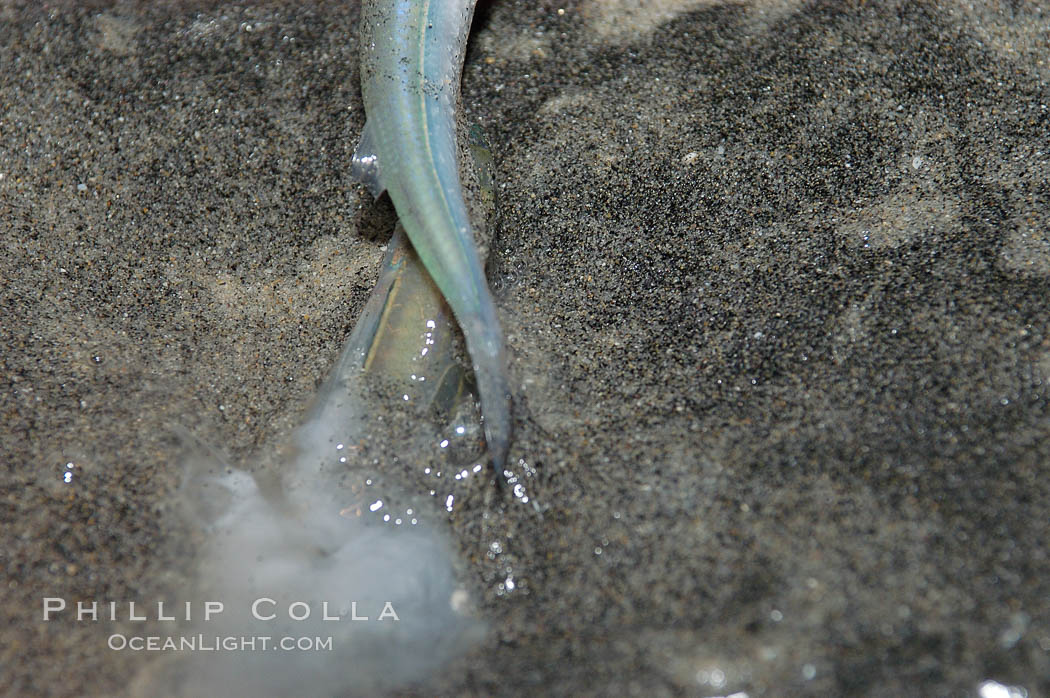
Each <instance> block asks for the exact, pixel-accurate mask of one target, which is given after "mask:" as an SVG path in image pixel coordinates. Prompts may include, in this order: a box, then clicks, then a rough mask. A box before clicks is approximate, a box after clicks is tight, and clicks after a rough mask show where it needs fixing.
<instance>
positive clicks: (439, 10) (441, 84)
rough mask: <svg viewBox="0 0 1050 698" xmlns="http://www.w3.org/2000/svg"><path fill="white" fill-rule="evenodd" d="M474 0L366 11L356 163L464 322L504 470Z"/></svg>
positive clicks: (489, 436)
mask: <svg viewBox="0 0 1050 698" xmlns="http://www.w3.org/2000/svg"><path fill="white" fill-rule="evenodd" d="M474 4H475V3H474V0H444V1H442V0H395V1H394V2H390V1H389V0H388V1H386V2H380V1H369V2H365V3H364V4H363V7H362V17H361V26H362V34H361V44H362V47H361V88H362V90H361V91H362V94H363V97H364V103H365V113H366V115H367V119H368V120H367V124H366V126H365V131H364V133H363V135H362V138H361V144H360V145H359V146H358V149H357V152H356V153H355V155H354V163H353V169H354V173H355V175H356V176H358V178H359V179H361V180H362V181H363V182H364V183H365V184H366V185H368V187H369V189H370V190H371V191H372V193H373V194H374V195H377V196H378V195H379V194H380V193H382V192H383V191H384V190H385V191H386V192H387V193H388V194H389V196H390V199H391V201H392V202H393V204H394V208H395V210H396V211H397V214H398V217H399V219H400V223H401V225H402V226H403V228H404V231H405V233H406V235H407V236H408V238H409V240H410V241H411V243H412V247H413V248H414V249H415V251H416V253H417V254H418V256H419V259H420V260H421V261H422V263H423V265H424V267H425V268H426V270H427V272H429V274H430V276H431V278H432V279H433V280H434V283H435V284H436V285H437V287H438V289H439V290H440V291H441V294H442V295H443V296H444V297H445V300H446V301H447V302H448V305H449V306H450V307H451V308H452V312H453V314H454V315H455V317H456V321H457V322H458V323H459V326H460V329H461V330H462V331H463V336H464V339H465V340H466V345H467V351H468V353H469V354H470V358H471V362H472V365H473V369H474V375H475V380H476V382H477V389H478V395H479V397H480V400H481V408H482V419H483V422H484V430H485V440H486V443H487V446H488V451H489V455H490V457H491V459H492V462H493V465H494V466H495V468H496V471H497V473H502V471H503V466H504V463H505V460H506V453H507V448H508V445H509V441H510V390H509V382H508V379H507V374H506V358H505V353H504V346H503V336H502V332H501V330H500V326H499V319H498V317H497V314H496V307H495V303H494V302H493V300H492V295H491V293H490V292H489V288H488V285H487V283H486V281H485V275H484V271H483V268H482V263H481V259H480V256H479V254H478V250H477V247H476V243H475V239H474V232H473V228H472V225H471V221H470V216H469V214H468V208H467V204H466V201H465V198H464V193H463V185H462V183H461V181H460V175H459V162H458V155H457V154H458V151H459V149H458V146H457V140H456V134H457V130H456V107H457V102H458V99H459V83H460V76H461V71H462V66H463V56H464V52H465V49H466V42H467V34H468V31H469V29H470V22H471V19H472V17H473V13H474Z"/></svg>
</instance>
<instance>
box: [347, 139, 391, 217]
mask: <svg viewBox="0 0 1050 698" xmlns="http://www.w3.org/2000/svg"><path fill="white" fill-rule="evenodd" d="M371 125H372V124H371V122H367V121H366V122H365V127H364V129H363V130H362V131H361V142H360V143H358V144H357V150H355V151H354V159H353V160H352V161H351V164H350V173H351V174H352V175H353V176H354V179H356V180H357V181H359V182H361V184H364V185H365V186H366V187H368V191H370V192H371V193H372V196H374V197H377V198H378V197H379V195H380V194H382V193H383V192H384V191H386V187H384V186H383V184H382V181H381V176H380V169H379V156H378V154H377V153H376V146H375V139H373V138H372V129H371Z"/></svg>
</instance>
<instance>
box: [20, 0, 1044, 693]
mask: <svg viewBox="0 0 1050 698" xmlns="http://www.w3.org/2000/svg"><path fill="white" fill-rule="evenodd" d="M357 14H358V13H357V7H356V4H354V3H337V2H314V3H306V4H305V5H304V4H303V3H299V2H283V3H281V2H274V3H251V4H242V3H237V4H226V3H221V2H165V3H154V2H126V3H121V2H118V3H113V2H85V3H72V2H48V3H37V2H17V1H14V2H13V1H12V0H5V1H4V2H2V4H0V239H2V242H3V247H2V248H0V279H2V286H0V307H2V310H3V319H2V321H0V366H2V376H0V377H2V381H3V392H2V393H0V415H2V428H0V458H2V467H0V497H2V500H3V506H2V508H0V525H2V532H0V542H2V548H0V563H2V567H0V569H2V570H3V578H2V580H0V582H2V585H3V595H2V601H0V692H3V693H6V694H9V695H19V696H33V695H68V696H77V695H110V694H113V693H116V692H120V691H121V690H123V688H124V687H125V686H126V684H127V682H128V681H129V679H130V677H132V676H134V675H135V674H136V673H138V672H139V671H140V670H141V669H142V668H143V667H144V666H145V665H147V664H148V663H149V662H151V661H155V660H156V659H157V657H156V656H155V654H154V655H150V653H145V652H142V653H132V652H128V651H124V652H115V651H111V650H109V649H107V648H106V646H105V644H106V641H105V638H106V636H107V634H108V633H109V632H112V624H111V625H110V627H107V628H100V627H99V625H95V624H91V623H79V624H78V623H73V622H49V623H44V622H42V621H41V619H40V613H41V600H42V598H43V597H45V596H56V597H64V598H67V599H69V600H71V601H75V600H80V599H86V600H91V599H101V600H110V599H115V600H121V601H126V600H135V599H140V600H146V601H149V600H152V599H156V598H158V596H159V595H166V596H164V598H167V597H168V596H172V595H174V596H177V595H178V590H179V589H181V588H183V585H185V584H186V580H187V579H188V577H189V575H190V571H189V569H188V567H189V563H188V561H189V560H191V559H192V557H193V555H194V554H195V551H196V550H197V549H198V547H199V545H200V539H199V537H198V536H195V535H193V534H191V532H190V527H189V526H185V527H180V526H179V525H178V524H177V523H173V521H176V520H177V517H174V516H173V515H172V502H173V500H174V499H175V497H176V488H177V486H178V483H179V477H180V470H179V468H178V452H179V447H178V443H177V442H176V440H175V439H173V438H172V436H171V431H170V427H171V425H181V426H182V427H185V428H186V429H188V430H190V431H191V432H193V433H194V434H196V435H197V436H198V437H199V438H201V439H202V440H204V441H206V442H209V443H212V444H217V445H219V446H221V447H222V449H223V450H224V451H225V452H226V453H227V454H228V455H229V457H230V458H231V460H233V461H235V462H238V463H242V464H248V465H251V463H252V462H253V460H254V459H256V458H258V457H259V454H260V452H265V451H266V450H267V448H268V444H274V443H278V442H280V441H281V440H282V439H287V437H288V434H289V433H290V430H291V429H292V428H294V426H295V425H296V424H297V423H298V422H299V421H300V420H301V419H302V418H303V415H304V412H305V409H306V407H307V406H308V404H309V400H310V398H311V396H312V395H313V394H314V392H315V390H316V387H317V385H318V383H319V382H320V381H321V380H322V379H323V378H324V376H325V375H326V372H327V371H328V370H329V368H330V367H331V365H332V363H333V362H334V360H335V358H336V356H337V354H338V350H339V348H340V345H341V343H342V342H343V340H344V339H345V337H346V334H347V332H348V331H349V329H350V328H351V327H352V326H353V323H354V321H355V319H356V317H357V313H358V312H359V310H360V308H361V306H362V304H363V302H364V300H365V298H366V297H367V295H368V293H369V291H370V289H371V286H372V284H373V283H374V281H375V277H376V272H377V267H378V263H379V259H380V256H381V251H380V248H381V245H383V244H384V242H385V240H384V239H383V234H384V233H383V232H382V231H383V230H389V222H390V221H389V213H388V212H387V213H383V212H382V210H381V208H382V207H380V208H379V209H377V208H376V207H375V206H373V205H372V204H371V202H370V201H369V199H368V196H367V194H366V192H365V191H364V190H363V188H361V187H359V186H357V185H356V184H355V183H354V182H352V181H351V179H350V176H349V168H348V163H349V159H350V155H351V153H352V151H353V148H354V146H355V144H356V139H357V135H358V133H359V132H360V129H361V127H362V125H363V120H364V115H363V111H362V106H361V101H360V93H359V86H358V71H357V65H356V63H357V42H356V34H357V31H356V21H357V19H356V18H357ZM477 20H478V21H477V23H476V26H475V34H474V36H473V38H472V43H471V46H470V50H469V54H468V57H467V65H466V68H465V72H464V102H465V104H464V107H465V109H466V111H467V112H469V115H470V118H472V119H474V120H476V121H478V122H480V123H481V124H482V125H483V126H484V127H485V129H486V130H487V132H488V135H489V138H490V140H491V142H492V143H493V145H494V149H495V151H496V160H497V166H498V170H499V180H500V182H501V185H502V189H501V192H500V193H501V196H502V199H501V221H500V225H499V229H498V241H497V243H496V245H495V249H494V252H493V259H492V263H491V264H490V272H491V274H490V275H491V278H492V283H493V286H494V289H495V292H496V294H497V297H498V303H499V307H500V312H501V315H502V318H503V322H504V328H505V331H506V334H507V339H508V345H509V351H510V355H511V371H512V374H513V383H514V386H515V389H516V391H517V395H516V397H517V400H516V403H515V412H516V421H515V427H516V439H515V442H514V445H513V448H512V451H511V456H512V460H513V461H514V462H516V463H517V462H519V460H523V461H524V462H525V463H526V464H527V467H526V466H524V465H519V467H521V468H522V469H525V470H528V473H529V476H528V477H527V478H526V480H527V485H528V489H529V493H530V496H531V497H532V500H533V501H534V502H535V503H536V504H537V505H538V508H539V509H542V510H543V512H542V515H540V514H539V513H537V511H536V509H537V507H533V506H532V503H531V502H530V504H529V505H522V504H521V502H520V500H518V499H516V498H515V497H514V496H513V495H512V494H511V493H509V492H500V491H499V490H497V489H496V488H495V486H494V485H493V486H490V487H482V488H481V489H480V490H476V495H477V496H474V497H468V498H466V501H463V502H462V503H461V504H460V505H459V506H457V508H456V509H455V511H454V513H453V514H452V515H451V517H450V520H451V530H452V532H453V538H454V541H455V545H456V546H457V547H458V549H459V551H460V553H461V554H462V556H463V559H464V560H465V561H466V563H467V564H466V565H465V568H464V569H463V571H462V576H463V578H464V579H463V583H464V584H465V585H466V586H467V587H468V588H470V589H472V590H473V593H474V595H475V601H476V603H477V605H478V606H479V607H480V609H481V611H482V613H483V615H484V616H485V617H487V618H488V619H489V623H490V628H491V633H490V636H489V639H488V641H487V643H486V644H485V645H483V646H481V647H479V648H478V649H476V650H475V651H473V652H472V653H470V654H468V655H467V656H465V657H463V658H462V659H460V660H457V661H456V662H454V663H453V664H452V665H450V666H448V667H447V668H446V669H445V670H444V671H443V672H441V673H440V674H439V675H437V676H434V677H433V678H432V680H430V681H429V682H428V683H424V684H423V685H422V686H420V687H418V689H415V690H418V693H419V694H420V695H429V694H434V693H442V694H447V695H462V694H477V695H516V694H520V695H537V694H541V693H550V694H555V695H632V694H633V695H646V696H648V695H675V694H690V695H724V694H731V693H734V692H745V693H746V694H747V695H748V696H752V697H753V696H765V695H769V696H779V695H866V696H897V695H924V696H942V695H943V696H947V695H976V694H981V695H984V696H991V695H1007V694H1006V693H1002V694H995V693H994V691H995V690H1002V691H1006V690H1008V689H1007V688H1006V686H1013V687H1015V688H1014V690H1015V691H1017V693H1015V694H1014V695H1022V694H1023V693H1022V691H1027V695H1029V696H1046V695H1050V557H1048V545H1047V537H1048V534H1050V401H1048V399H1050V387H1048V386H1050V313H1048V308H1047V305H1048V298H1050V190H1048V184H1047V182H1048V180H1050V87H1048V82H1047V81H1048V76H1050V9H1048V8H1047V7H1046V6H1045V4H1042V5H1041V3H1037V2H1025V1H1023V0H1022V1H1014V2H1007V1H1006V0H1003V1H1002V2H995V1H992V0H988V1H985V2H975V3H962V2H958V3H953V2H944V3H933V2H884V3H877V2H816V3H813V2H806V3H797V2H756V3H751V4H748V3H714V2H702V1H699V2H698V1H694V2H675V1H674V0H662V1H659V2H628V1H627V0H619V1H606V0H594V1H593V2H579V3H573V2H565V3H562V4H558V3H553V2H539V3H537V2H525V1H519V2H514V1H508V2H501V1H494V2H491V3H488V4H485V5H483V6H482V8H481V9H480V10H479V14H478V17H477ZM67 480H68V482H67ZM493 543H498V544H499V545H498V549H499V550H500V551H501V552H498V553H497V552H495V551H494V548H493V547H492V545H493ZM508 578H510V579H512V580H513V583H514V588H513V589H511V590H508V589H507V586H506V580H507V579H508ZM116 626H117V627H119V628H121V629H123V630H124V631H127V629H128V627H129V624H128V623H126V622H125V623H123V624H121V623H117V624H116ZM346 670H347V672H348V673H350V674H352V672H353V671H355V668H354V667H347V668H346ZM987 681H996V682H998V683H999V684H1002V685H998V684H990V683H985V682H987Z"/></svg>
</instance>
